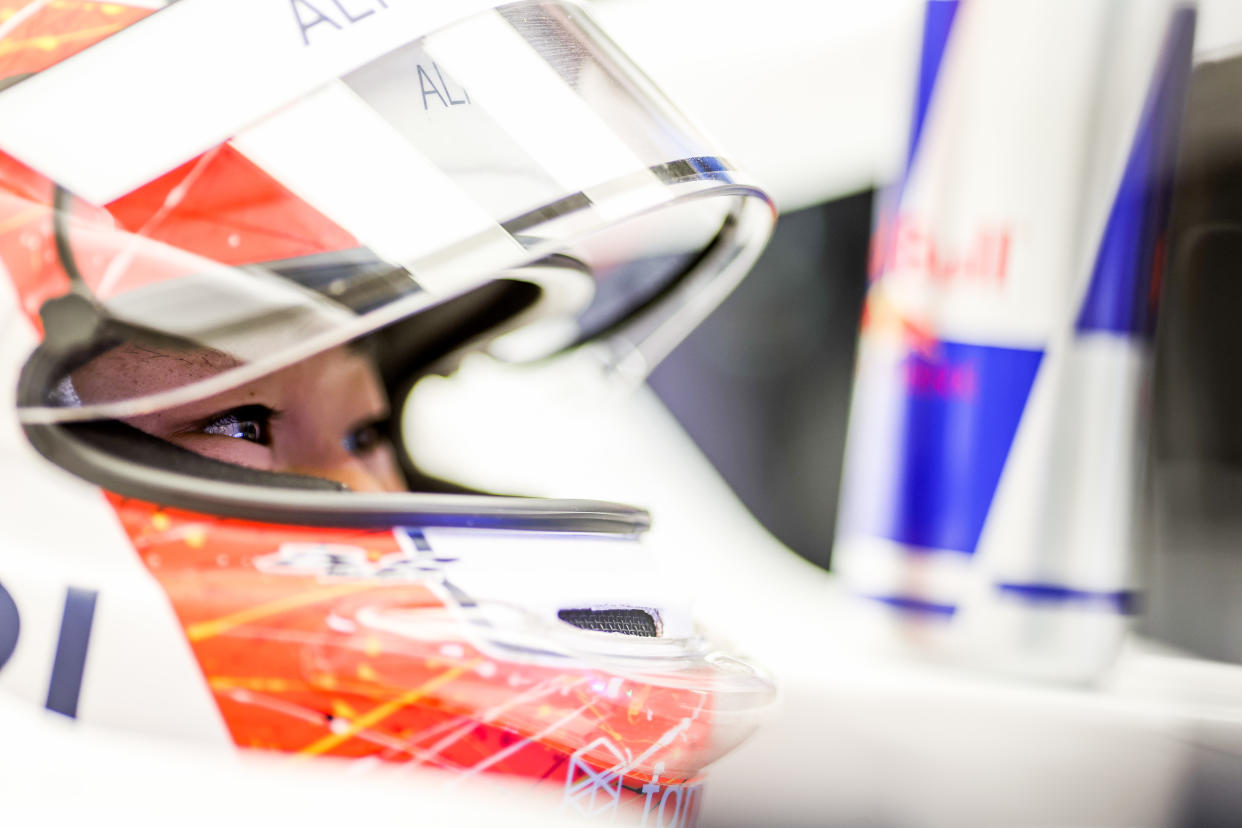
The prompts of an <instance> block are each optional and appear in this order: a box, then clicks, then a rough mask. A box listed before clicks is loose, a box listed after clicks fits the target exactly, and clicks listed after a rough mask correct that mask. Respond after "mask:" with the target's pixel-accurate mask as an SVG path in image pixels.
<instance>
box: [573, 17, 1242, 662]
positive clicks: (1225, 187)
mask: <svg viewBox="0 0 1242 828" xmlns="http://www.w3.org/2000/svg"><path fill="white" fill-rule="evenodd" d="M591 7H592V10H593V12H594V13H595V14H597V15H598V16H599V17H600V18H601V19H602V20H604V21H605V22H606V23H607V24H608V25H609V26H610V27H611V31H612V32H613V34H614V37H616V38H617V39H618V40H620V41H621V43H622V45H623V46H625V48H627V49H628V50H629V51H630V52H631V53H632V54H633V55H634V56H635V57H636V58H637V59H638V61H639V63H640V64H641V65H643V66H644V67H646V68H647V69H648V71H649V72H650V73H651V74H652V75H653V76H654V77H655V78H656V79H657V80H658V81H659V82H660V83H661V84H662V85H664V86H665V88H666V89H668V90H669V92H670V94H673V95H674V96H675V97H676V98H677V99H678V100H679V101H682V102H684V105H685V106H686V108H687V109H689V110H690V113H691V115H692V117H694V118H695V119H697V120H698V121H699V122H700V123H701V124H703V125H704V126H705V128H706V130H707V131H708V132H709V133H710V134H712V135H714V136H715V137H716V138H717V139H718V140H720V141H721V142H722V143H723V144H724V145H725V147H726V148H727V149H728V150H729V151H730V152H732V153H733V156H734V157H735V158H736V160H737V162H738V163H739V165H740V166H742V167H743V168H744V169H748V170H751V171H752V172H753V173H754V174H755V176H756V177H757V178H758V180H759V181H760V182H762V183H763V184H764V185H765V186H767V187H768V188H769V189H770V191H771V192H772V194H773V195H774V197H775V199H776V201H777V203H778V206H780V208H781V210H782V217H781V220H780V223H779V225H778V227H777V231H776V234H775V237H774V238H773V240H772V242H771V243H770V245H769V247H768V249H767V251H766V253H765V254H764V256H763V258H762V259H761V260H760V262H759V264H758V266H757V267H756V268H755V269H754V270H753V271H752V273H751V275H750V276H749V277H748V278H747V279H746V280H745V281H744V282H743V283H742V285H741V286H740V288H739V289H738V290H737V291H736V292H735V293H734V294H733V295H732V296H731V297H730V298H729V299H728V300H727V301H726V303H725V304H724V305H723V306H722V307H721V308H720V309H719V310H718V311H716V313H715V314H714V315H713V316H712V317H710V318H709V319H708V320H707V322H706V323H705V324H703V325H702V326H701V327H700V328H699V329H697V330H696V332H695V333H694V334H692V335H691V336H690V338H689V339H688V340H687V341H686V342H685V343H683V344H682V345H681V346H680V347H679V348H678V349H677V350H676V351H675V352H674V353H673V354H672V355H671V356H670V357H669V358H668V359H667V360H666V361H665V362H664V363H662V364H661V365H660V366H659V367H658V369H657V370H656V371H655V373H654V375H653V376H652V377H651V379H650V384H651V386H652V387H653V388H654V389H655V391H656V392H657V394H658V395H659V397H660V399H661V400H662V401H663V402H664V403H665V404H666V405H667V406H668V408H669V409H670V410H671V411H672V413H673V414H674V415H675V417H676V418H677V420H678V421H679V422H680V423H681V424H682V426H684V428H685V429H686V430H687V432H689V434H690V435H691V436H692V437H693V438H694V440H695V442H696V443H697V444H698V445H699V447H700V448H701V449H702V450H703V452H704V453H705V454H706V455H707V456H708V457H709V458H710V460H711V462H712V464H713V465H714V466H715V468H716V469H717V470H718V471H719V472H720V474H721V475H722V476H723V477H724V478H725V480H727V482H728V484H729V486H730V487H731V488H732V489H733V491H734V492H736V494H737V496H738V497H739V498H740V499H741V501H742V502H743V503H744V504H745V505H746V507H747V508H748V509H749V510H750V512H751V513H752V514H753V515H754V516H755V518H756V519H758V520H759V521H760V522H761V523H762V524H763V526H764V527H766V528H767V529H768V530H769V531H770V532H772V533H773V534H774V535H775V536H776V537H777V538H778V539H779V540H780V541H781V542H783V543H784V544H786V545H788V546H789V548H791V549H793V550H794V551H795V552H797V553H798V554H799V555H801V556H803V557H804V558H806V559H807V560H809V561H812V562H814V563H816V564H818V565H819V566H822V567H825V568H831V566H832V538H833V530H834V526H835V519H836V504H837V497H838V487H839V485H840V474H841V463H842V455H843V447H844V443H845V430H846V419H847V415H848V408H849V394H850V387H851V380H852V375H853V369H854V356H855V352H854V348H855V340H856V336H857V333H858V319H859V313H860V310H861V307H862V299H863V294H864V289H865V285H866V273H867V249H868V240H869V237H870V232H871V225H872V219H873V217H874V205H875V197H876V193H877V190H878V189H879V188H882V187H883V186H884V185H885V184H887V183H891V182H892V181H893V180H894V179H895V177H896V176H897V175H898V173H899V171H900V164H901V161H902V153H903V152H904V151H905V148H906V138H907V132H908V129H909V123H910V118H911V113H912V111H913V106H914V90H915V83H914V81H915V79H916V77H917V73H918V66H917V58H918V53H919V37H920V33H921V26H922V21H923V14H924V8H925V4H924V3H922V2H914V1H913V0H880V2H871V3H847V2H836V1H835V0H828V2H822V3H808V2H802V1H801V0H774V1H773V2H769V3H764V4H761V5H758V4H731V3H724V4H719V3H702V2H696V0H677V2H659V3H655V2H647V0H595V2H594V3H593V4H592V6H591ZM1119 8H1120V7H1119ZM1198 8H1199V19H1198V24H1197V29H1196V41H1195V54H1196V58H1197V60H1198V61H1199V62H1201V63H1202V62H1204V61H1206V60H1208V59H1212V60H1214V61H1218V60H1219V59H1221V58H1222V56H1227V55H1229V54H1231V53H1232V52H1234V51H1236V50H1237V49H1239V48H1242V7H1239V4H1236V3H1231V2H1221V0H1207V2H1201V3H1199V4H1198ZM651 20H660V21H662V23H661V25H660V26H659V27H658V28H657V29H655V30H653V29H652V28H651V26H650V21H651ZM685 38H689V39H690V40H692V41H693V44H694V45H693V48H678V44H679V43H684V42H686V41H685V40H684V39H685ZM1050 59H1051V57H1050ZM1237 77H1238V75H1237V70H1236V68H1234V69H1231V70H1217V71H1215V72H1214V73H1213V72H1202V71H1201V72H1199V73H1198V74H1197V76H1196V80H1195V82H1194V83H1193V85H1192V89H1191V92H1190V101H1189V103H1188V105H1187V117H1186V126H1185V128H1184V129H1185V131H1184V134H1183V138H1182V155H1183V159H1184V160H1183V162H1182V165H1181V166H1182V168H1183V169H1185V170H1187V173H1186V175H1187V176H1188V177H1191V178H1193V180H1194V183H1193V185H1192V184H1189V183H1187V184H1185V185H1184V186H1183V192H1182V193H1181V195H1180V199H1179V202H1180V203H1181V204H1182V205H1183V210H1182V213H1183V219H1182V223H1183V225H1185V226H1183V228H1182V231H1183V232H1185V231H1186V226H1188V225H1189V224H1190V223H1192V222H1198V223H1200V224H1201V223H1203V222H1206V221H1237V220H1238V219H1237V218H1236V217H1237V216H1239V215H1242V202H1240V201H1238V197H1237V195H1236V193H1237V192H1238V188H1239V185H1240V183H1242V179H1239V178H1238V167H1239V161H1238V160H1237V159H1238V158H1242V117H1239V116H1237V115H1234V114H1232V112H1233V110H1234V109H1235V108H1236V107H1235V106H1234V104H1233V100H1234V97H1236V91H1237V86H1236V84H1237V80H1236V78H1237ZM1231 96H1233V97H1231ZM1187 159H1188V160H1187ZM1192 202H1194V206H1192ZM1175 209H1176V207H1175ZM1191 211H1197V212H1195V214H1194V215H1193V216H1192V215H1190V213H1191ZM1175 232H1176V228H1175ZM1213 251H1214V252H1213V253H1212V254H1211V255H1212V263H1213V264H1212V267H1211V268H1208V269H1205V268H1204V267H1203V266H1202V265H1201V264H1198V265H1197V266H1196V271H1195V272H1196V273H1198V274H1199V275H1198V276H1197V277H1196V279H1195V280H1194V284H1193V285H1191V284H1187V283H1186V282H1188V281H1189V280H1183V281H1175V282H1174V283H1173V284H1171V285H1169V286H1168V287H1167V291H1166V295H1165V299H1164V302H1163V307H1162V309H1161V316H1160V319H1161V322H1160V328H1159V334H1158V340H1157V349H1158V358H1157V363H1158V369H1157V374H1156V384H1155V388H1154V391H1153V396H1152V399H1153V400H1154V402H1155V404H1154V409H1153V414H1154V417H1155V420H1154V423H1153V432H1154V435H1153V436H1154V446H1153V448H1154V453H1153V469H1152V472H1153V473H1152V475H1151V477H1152V480H1151V487H1150V490H1149V492H1148V512H1149V516H1150V517H1152V519H1153V521H1152V525H1151V526H1150V527H1149V530H1148V538H1147V542H1148V549H1147V550H1146V555H1147V560H1146V561H1145V565H1146V567H1147V571H1146V581H1147V585H1148V592H1147V595H1146V600H1145V612H1144V613H1143V614H1142V616H1141V619H1140V622H1139V623H1140V628H1141V629H1142V630H1143V631H1144V632H1145V633H1147V634H1149V635H1151V636H1153V637H1155V638H1158V639H1160V640H1163V641H1167V642H1169V643H1170V644H1174V645H1177V646H1179V647H1183V648H1186V649H1188V650H1190V651H1193V652H1195V653H1197V654H1199V655H1202V656H1205V657H1209V658H1214V659H1224V660H1228V661H1232V662H1242V429H1239V428H1238V424H1239V422H1242V416H1240V415H1242V394H1240V393H1239V391H1238V388H1239V383H1238V379H1237V377H1238V372H1239V369H1242V359H1240V357H1242V329H1240V328H1239V326H1237V325H1236V323H1235V320H1236V319H1237V318H1238V315H1239V314H1240V313H1242V292H1240V291H1242V288H1240V287H1239V284H1242V283H1240V282H1239V281H1238V280H1237V278H1236V272H1237V269H1238V267H1239V265H1242V248H1240V249H1239V250H1234V249H1233V248H1232V247H1230V242H1222V243H1221V244H1220V245H1218V246H1217V247H1214V248H1213ZM1205 606H1212V607H1215V608H1217V609H1218V610H1219V612H1217V613H1211V614H1209V613H1204V612H1202V611H1201V610H1202V608H1203V607H1205Z"/></svg>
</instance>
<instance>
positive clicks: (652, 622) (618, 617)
mask: <svg viewBox="0 0 1242 828" xmlns="http://www.w3.org/2000/svg"><path fill="white" fill-rule="evenodd" d="M556 616H557V618H560V619H561V620H562V621H564V622H565V623H567V624H572V625H573V626H575V627H578V628H579V629H582V630H592V631H594V632H607V633H620V634H621V635H637V636H641V637H643V638H656V637H657V636H659V634H660V632H659V627H658V626H657V623H656V616H655V614H654V613H652V612H651V611H649V610H643V609H630V608H616V607H613V608H609V609H563V610H558V611H557V613H556Z"/></svg>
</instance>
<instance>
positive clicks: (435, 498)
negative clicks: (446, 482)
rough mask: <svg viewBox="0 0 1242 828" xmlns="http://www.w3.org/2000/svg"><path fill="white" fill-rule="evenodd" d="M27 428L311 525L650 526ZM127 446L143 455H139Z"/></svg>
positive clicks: (84, 457)
mask: <svg viewBox="0 0 1242 828" xmlns="http://www.w3.org/2000/svg"><path fill="white" fill-rule="evenodd" d="M24 428H25V431H26V436H27V437H28V438H29V440H30V442H31V443H32V444H33V445H34V447H35V448H36V449H37V450H38V451H39V453H40V454H42V455H43V456H44V457H46V458H47V459H48V460H50V461H52V462H53V463H55V464H56V465H58V466H60V467H61V468H64V469H66V470H67V471H70V472H72V473H74V474H76V475H78V476H80V477H82V478H84V479H86V480H89V481H91V482H92V483H96V484H98V485H100V486H102V487H103V488H105V489H107V490H108V491H111V492H115V493H117V494H120V495H123V496H125V497H133V498H137V499H140V500H146V501H151V502H154V503H160V504H163V505H167V506H171V507H174V508H181V509H188V510H192V511H198V512H205V513H209V514H213V515H221V516H226V517H236V518H243V519H246V520H259V521H265V522H271V523H289V524H299V525H310V526H336V527H349V528H377V527H388V526H400V525H418V526H451V527H460V528H471V529H510V530H537V531H541V532H585V533H596V534H608V535H622V536H637V535H640V534H642V533H643V532H644V531H646V530H647V529H648V528H650V526H651V518H650V515H649V514H648V513H647V512H646V511H645V510H643V509H639V508H637V507H634V506H626V505H623V504H619V503H608V502H604V501H594V500H554V499H546V498H534V497H508V496H500V495H458V494H425V493H415V492H411V493H404V492H400V493H390V492H385V493H371V492H366V493H362V492H348V491H346V490H344V487H342V486H340V484H337V483H334V482H332V481H328V480H321V479H319V478H314V477H301V476H299V475H288V474H279V473H273V472H265V471H259V470H255V469H249V468H246V467H244V466H237V465H234V464H232V463H223V462H220V461H218V460H213V459H211V458H207V457H202V456H200V455H197V454H194V453H193V452H189V451H185V450H183V449H180V448H178V447H177V446H173V445H171V444H169V443H165V442H164V441H162V440H159V439H157V438H154V437H151V436H150V435H146V434H143V433H142V432H139V431H137V430H136V429H130V428H129V427H128V426H124V425H123V424H120V423H107V424H103V426H102V427H101V425H100V424H98V423H85V424H79V425H42V424H40V425H34V424H27V425H25V426H24ZM127 431H128V432H133V433H132V434H129V433H126V432H127ZM127 455H138V456H141V462H139V461H138V460H137V459H135V458H134V457H133V456H127Z"/></svg>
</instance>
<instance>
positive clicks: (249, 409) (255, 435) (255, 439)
mask: <svg viewBox="0 0 1242 828" xmlns="http://www.w3.org/2000/svg"><path fill="white" fill-rule="evenodd" d="M277 416H278V414H277V412H275V411H273V410H272V409H271V408H268V407H267V406H266V405H243V406H239V407H237V408H233V409H230V410H228V411H225V412H222V413H220V414H216V415H214V416H212V417H211V418H210V419H209V420H208V421H207V422H206V423H205V424H204V425H202V426H201V427H199V429H198V430H199V431H200V432H201V433H203V434H218V435H220V436H221V437H235V438H237V439H238V440H247V441H249V442H251V443H258V444H259V445H263V446H269V445H271V444H272V420H273V419H275V418H276V417H277Z"/></svg>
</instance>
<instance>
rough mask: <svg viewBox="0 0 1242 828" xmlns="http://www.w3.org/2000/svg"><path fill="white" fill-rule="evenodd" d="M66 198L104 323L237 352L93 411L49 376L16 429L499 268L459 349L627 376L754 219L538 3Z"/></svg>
mask: <svg viewBox="0 0 1242 828" xmlns="http://www.w3.org/2000/svg"><path fill="white" fill-rule="evenodd" d="M480 53H485V54H487V55H488V56H489V59H488V60H486V61H481V60H479V59H478V55H479V54H480ZM88 54H89V52H88ZM3 95H4V93H0V106H2V105H3V103H4V99H3ZM65 206H66V213H67V214H66V215H62V216H61V217H60V220H59V222H58V227H59V232H58V233H57V238H56V239H55V244H56V247H57V249H58V250H59V251H60V252H61V256H62V259H66V260H72V261H74V262H75V265H74V267H75V268H76V269H77V270H78V271H79V273H80V277H81V278H80V282H79V286H80V288H81V290H80V291H79V292H81V293H84V294H86V295H87V296H89V297H90V298H91V299H93V300H94V301H95V302H96V306H97V308H98V310H99V313H100V315H101V316H102V317H106V318H108V319H113V320H117V321H119V322H121V323H123V324H124V325H125V326H127V327H128V329H129V330H131V331H134V330H137V331H146V332H150V333H151V334H152V335H164V336H170V337H175V338H176V339H178V340H183V341H186V342H189V343H193V344H195V345H197V346H198V347H202V348H206V349H211V350H215V351H219V352H221V353H224V354H227V355H229V356H230V357H231V358H233V359H234V360H235V361H236V364H235V365H234V366H233V367H231V368H229V369H228V370H226V371H222V372H220V373H218V374H215V375H213V376H211V377H209V378H206V379H203V378H197V379H195V380H194V381H193V382H192V383H185V384H183V385H178V386H176V387H166V388H161V389H159V390H158V391H157V392H151V391H150V389H147V390H146V391H143V389H135V391H134V393H132V394H129V395H126V396H119V397H117V398H115V399H110V400H108V401H107V402H106V403H100V404H95V405H92V404H87V403H86V401H81V402H82V403H83V404H80V405H77V406H65V405H58V403H63V402H64V401H65V400H67V399H71V397H68V396H67V395H64V394H54V393H52V389H53V388H55V387H57V386H58V385H60V384H61V383H62V382H63V379H64V376H63V373H62V375H61V376H48V377H46V378H44V379H45V382H46V386H45V387H44V388H43V389H42V390H41V391H40V392H39V393H33V394H27V395H26V396H25V397H24V399H23V401H22V404H23V411H22V414H21V416H22V419H23V421H24V422H27V423H40V422H42V423H49V422H58V421H82V420H89V419H95V418H101V417H113V418H115V417H133V416H139V415H144V414H150V413H152V412H154V411H158V410H160V409H162V408H168V407H171V406H177V405H184V404H186V403H188V402H191V401H193V400H194V399H202V398H204V397H209V396H212V395H216V394H220V393H223V392H226V391H229V390H231V389H233V388H237V387H239V386H241V385H244V384H245V383H247V382H252V381H254V380H256V379H257V378H259V377H262V376H265V375H268V374H271V373H273V372H275V371H279V370H281V369H282V368H285V367H287V366H289V365H292V364H294V363H296V362H298V361H300V360H304V359H307V358H309V357H311V356H313V355H315V354H317V353H322V352H323V351H325V350H327V349H330V348H333V347H336V346H339V345H341V344H343V343H345V342H348V341H350V340H352V339H355V338H357V337H360V336H363V335H365V334H368V333H370V332H372V331H375V330H377V329H379V328H381V327H383V326H386V325H389V324H391V323H393V322H396V321H397V320H400V319H403V318H406V317H411V316H414V315H418V314H421V313H425V312H427V311H429V310H431V309H433V308H436V307H439V306H441V305H443V304H444V303H445V302H446V301H448V300H449V299H451V298H453V297H459V296H463V295H466V294H468V293H470V292H471V291H475V290H477V289H478V288H479V287H480V286H481V285H483V284H485V283H487V282H489V281H492V280H496V279H498V278H499V279H504V280H508V281H509V282H511V283H527V284H529V285H532V286H534V287H535V288H536V293H535V294H534V298H533V300H525V299H524V300H523V301H522V302H518V303H515V304H513V306H512V307H510V308H509V309H508V310H507V311H506V312H500V311H498V310H497V308H496V307H493V308H491V309H489V311H488V313H487V314H485V317H486V318H487V320H488V321H489V323H490V324H491V328H490V330H488V331H485V330H474V334H475V335H473V336H472V337H470V338H469V341H468V342H461V343H459V344H461V345H463V346H467V345H468V346H469V347H475V348H478V347H491V348H492V350H493V353H496V354H497V355H500V356H502V357H504V358H508V359H523V360H526V359H537V358H541V357H544V356H548V355H550V354H553V353H556V352H558V351H561V350H563V349H565V348H568V347H572V346H575V345H579V344H581V343H584V342H587V341H591V340H603V341H605V342H606V345H607V347H606V349H605V351H606V352H607V353H608V359H609V360H610V361H611V362H613V363H614V364H620V363H623V362H625V361H626V360H631V359H632V358H635V357H636V363H635V364H636V365H638V366H639V368H638V370H639V372H640V373H643V372H645V371H646V370H649V369H650V367H651V366H652V365H653V364H654V362H655V361H657V360H658V359H659V358H660V357H662V356H663V354H664V353H667V351H668V350H669V349H670V348H671V347H672V345H673V344H675V343H676V341H677V340H679V339H680V338H681V337H682V336H684V334H685V333H686V332H687V331H688V329H689V328H690V327H692V326H693V324H694V323H695V322H697V320H698V319H700V318H701V317H702V316H703V315H704V314H705V313H706V312H707V311H708V310H710V308H711V307H713V306H714V305H715V304H716V303H717V302H718V301H719V300H720V299H721V298H722V296H723V294H724V293H726V292H727V291H728V289H729V288H731V286H732V284H733V283H734V282H735V281H736V280H737V279H738V278H740V275H741V274H742V273H743V272H744V271H745V269H746V268H747V267H748V266H749V264H750V263H751V262H752V261H753V259H754V257H755V256H756V255H757V254H758V250H759V248H760V247H761V246H762V244H763V241H764V240H765V239H766V236H767V233H768V231H769V230H770V225H771V219H772V211H771V207H770V205H769V204H768V202H767V201H766V199H765V198H764V197H763V196H762V194H761V193H759V192H758V191H757V190H755V189H754V188H753V187H751V186H749V185H747V184H745V183H744V182H742V181H741V180H740V179H739V177H738V175H737V174H736V173H735V172H734V171H733V170H731V168H730V167H729V165H728V164H727V163H726V162H724V161H722V160H720V159H719V158H717V157H716V156H715V155H714V154H713V153H712V152H711V151H710V150H709V149H708V147H707V146H706V144H705V142H704V141H703V140H702V139H701V138H700V137H699V136H698V135H697V134H696V133H695V132H694V131H693V130H692V129H691V128H690V127H688V126H687V125H686V124H685V123H684V121H683V120H682V119H681V117H680V116H679V115H678V114H677V113H676V112H675V111H674V110H672V109H671V108H670V107H669V106H668V105H667V103H666V102H664V101H663V100H662V99H661V98H659V97H658V96H657V95H656V94H654V93H653V92H652V91H651V90H650V89H649V86H648V84H647V83H646V82H645V81H644V80H643V79H642V78H641V76H640V75H638V74H636V73H635V72H634V71H633V70H632V68H631V67H630V66H629V65H628V63H627V62H626V61H625V60H624V59H623V57H622V56H621V55H619V53H618V52H617V51H616V49H615V47H613V46H612V45H611V44H610V43H608V42H607V41H606V40H604V39H603V38H602V37H600V36H599V35H598V33H597V32H596V31H595V30H594V28H593V27H592V26H591V24H590V23H589V22H588V21H586V20H585V19H584V17H583V16H582V13H581V12H580V11H579V10H577V9H575V8H572V7H567V6H561V5H558V4H543V3H525V4H515V5H513V6H507V7H505V8H503V9H500V10H494V11H488V12H484V13H481V14H477V15H475V16H473V17H470V18H469V19H466V20H463V21H462V22H459V23H456V24H453V25H451V26H448V27H445V28H442V29H440V30H438V31H435V32H433V33H432V34H430V35H428V36H426V37H423V38H421V39H419V40H417V41H414V42H412V43H409V44H407V45H405V46H402V47H400V48H397V49H396V50H393V51H390V52H388V53H387V54H385V55H383V56H382V57H380V58H378V59H376V60H373V61H371V62H370V63H367V64H366V65H363V66H361V67H359V68H356V69H352V70H351V71H349V72H348V73H347V74H346V75H344V76H343V77H341V78H340V79H338V80H334V81H330V82H328V83H327V84H325V85H322V86H320V87H319V88H318V89H316V90H315V91H313V92H311V93H310V94H308V95H305V96H303V97H302V98H300V99H299V100H297V101H296V102H295V103H293V104H292V105H289V106H285V107H283V108H281V109H280V110H279V111H277V112H275V113H274V114H272V115H270V116H269V117H267V118H265V119H263V120H262V121H260V122H259V123H257V124H255V125H253V126H251V127H249V128H247V129H245V130H243V131H242V132H241V133H239V134H238V135H237V136H236V137H235V138H234V139H233V140H231V141H230V142H229V143H227V144H225V145H222V146H220V147H217V148H215V149H213V150H211V151H209V152H208V153H206V154H204V155H202V156H200V157H199V158H197V159H194V160H192V161H190V162H187V163H186V164H185V165H183V166H182V167H180V168H178V169H176V170H174V171H173V172H171V173H169V174H167V175H165V176H163V177H161V178H160V179H157V180H156V181H153V182H151V183H149V184H148V185H145V186H143V187H140V188H139V189H138V190H135V191H134V192H133V193H130V194H128V195H126V196H125V197H124V198H122V199H119V200H116V201H114V202H112V203H110V204H109V205H107V206H106V208H104V209H99V208H95V207H91V206H89V205H87V204H85V203H84V202H80V201H73V202H71V203H67V204H66V205H65ZM549 257H552V259H557V257H559V259H557V261H556V263H555V264H554V265H552V266H549V265H547V262H549V261H550V260H551V259H550V258H549ZM567 262H572V263H573V264H571V265H568V266H566V263H567ZM65 266H66V269H68V268H69V265H68V263H66V265H65ZM474 328H475V329H478V328H480V326H479V325H477V324H476V325H474ZM502 334H505V335H506V336H504V337H503V339H500V338H499V337H500V336H501V335H502ZM54 342H55V337H54V336H52V335H50V334H49V337H48V346H47V347H51V346H53V345H54ZM493 343H494V344H493Z"/></svg>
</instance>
